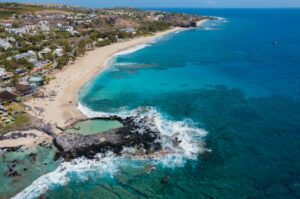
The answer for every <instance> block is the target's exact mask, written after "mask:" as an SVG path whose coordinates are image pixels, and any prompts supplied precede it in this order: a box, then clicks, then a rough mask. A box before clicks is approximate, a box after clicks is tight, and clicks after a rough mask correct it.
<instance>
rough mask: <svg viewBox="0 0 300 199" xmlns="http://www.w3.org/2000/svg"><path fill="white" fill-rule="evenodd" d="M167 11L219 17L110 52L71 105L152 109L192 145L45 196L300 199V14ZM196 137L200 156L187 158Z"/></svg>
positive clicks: (89, 175) (117, 164)
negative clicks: (180, 152)
mask: <svg viewBox="0 0 300 199" xmlns="http://www.w3.org/2000/svg"><path fill="white" fill-rule="evenodd" d="M167 11H174V12H186V13H193V14H205V15H211V16H219V17H222V18H223V19H219V20H213V21H209V22H207V23H206V24H205V26H204V27H203V28H198V29H193V30H189V31H184V32H180V33H176V34H172V35H169V36H167V37H164V38H161V39H159V40H157V41H155V42H152V43H150V44H149V45H148V46H146V47H145V48H143V49H141V50H139V51H136V52H133V53H129V54H128V53H127V54H125V53H124V54H123V55H119V56H116V57H115V58H114V59H113V60H111V63H110V64H111V67H110V68H109V69H107V71H105V72H104V73H102V74H101V75H99V76H98V77H97V78H95V79H94V80H92V81H91V82H90V83H89V84H87V85H86V86H85V87H84V88H83V89H82V90H81V92H80V93H79V99H80V102H81V104H82V105H83V106H86V107H88V108H89V109H90V114H91V113H93V114H96V112H101V113H103V112H106V113H107V112H108V113H119V114H120V113H121V112H122V113H123V114H124V113H131V114H133V113H135V112H136V111H137V110H138V109H140V108H141V107H151V111H149V112H150V113H149V114H152V115H154V117H156V118H157V117H158V118H159V119H158V121H164V122H163V123H162V124H163V126H164V127H165V128H166V129H167V130H166V131H167V132H168V133H170V132H171V133H172V131H174V132H179V133H182V134H186V136H187V138H186V139H187V141H189V142H191V143H193V144H195V143H196V145H189V144H186V145H183V148H184V149H185V150H186V151H188V150H190V148H188V147H192V149H191V150H190V151H188V152H186V153H184V154H183V155H182V156H181V157H180V158H178V157H171V158H170V159H168V160H166V159H165V158H163V157H162V160H161V162H160V163H157V161H155V163H154V162H152V161H138V160H135V161H133V160H126V158H125V160H124V159H120V158H112V159H113V160H110V161H108V162H109V164H108V163H107V162H105V163H101V164H100V165H102V166H100V167H97V169H94V170H93V171H89V172H82V173H80V175H79V174H78V173H76V172H71V173H69V178H70V179H71V181H70V182H69V183H63V184H64V186H61V185H57V186H51V189H50V191H49V192H47V194H46V197H48V198H58V197H62V198H66V197H69V198H71V197H72V198H87V197H90V198H148V197H149V198H150V197H151V198H300V169H299V168H300V98H299V97H300V10H299V9H273V10H272V9H259V10H254V9H253V10H249V9H206V10H205V9H167ZM153 110H155V111H154V112H155V113H153ZM126 111H127V112H126ZM86 113H88V112H87V111H86ZM99 114H100V113H99ZM166 121H167V122H166ZM176 122H177V123H176ZM160 125H161V124H160ZM184 127H186V128H184ZM170 129H171V130H170ZM195 129H196V130H195ZM201 129H203V130H205V131H207V132H208V134H207V135H206V136H203V134H201V133H203V132H202V130H201ZM197 130H199V131H201V132H200V134H201V135H200V134H197V133H199V132H198V131H197ZM199 137H200V138H199ZM183 139H185V138H183ZM202 141H204V143H205V148H206V149H208V151H207V152H204V153H199V154H196V155H195V154H191V153H193V152H195V151H194V150H195V149H194V148H193V147H195V146H197V147H199V148H201V146H202V144H203V143H202ZM197 144H198V145H197ZM202 148H203V146H202ZM196 151H197V150H196ZM189 152H191V153H189ZM197 152H199V151H197ZM158 162H159V161H158ZM152 164H154V165H155V166H156V169H155V170H153V171H151V172H145V168H147V166H149V165H152ZM103 165H106V166H103ZM107 165H108V166H107ZM103 167H104V168H103ZM105 169H107V170H109V175H103V172H104V171H103V170H105ZM99 173H100V174H101V175H100V174H99ZM104 173H106V172H104ZM98 174H99V175H98ZM106 174H107V173H106ZM82 175H83V176H85V177H86V178H83V177H82ZM70 176H71V177H70ZM163 176H168V178H169V180H168V182H167V183H161V179H162V178H163Z"/></svg>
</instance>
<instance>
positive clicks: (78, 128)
mask: <svg viewBox="0 0 300 199" xmlns="http://www.w3.org/2000/svg"><path fill="white" fill-rule="evenodd" d="M120 127H123V124H122V123H121V122H119V121H118V120H101V119H96V120H86V121H83V122H78V123H76V124H75V125H74V128H72V129H69V130H67V132H70V133H79V134H82V135H93V134H97V133H102V132H105V131H108V130H111V129H116V128H120Z"/></svg>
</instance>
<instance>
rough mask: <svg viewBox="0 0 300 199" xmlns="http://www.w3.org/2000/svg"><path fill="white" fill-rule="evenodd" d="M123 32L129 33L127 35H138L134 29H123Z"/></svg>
mask: <svg viewBox="0 0 300 199" xmlns="http://www.w3.org/2000/svg"><path fill="white" fill-rule="evenodd" d="M121 31H123V32H127V33H133V34H135V33H136V30H135V29H134V28H130V27H129V28H123V29H121Z"/></svg>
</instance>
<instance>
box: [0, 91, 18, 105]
mask: <svg viewBox="0 0 300 199" xmlns="http://www.w3.org/2000/svg"><path fill="white" fill-rule="evenodd" d="M16 98H17V96H16V95H15V94H13V93H11V92H9V91H2V92H0V104H4V103H11V102H13V101H15V100H16Z"/></svg>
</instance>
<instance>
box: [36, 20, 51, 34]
mask: <svg viewBox="0 0 300 199" xmlns="http://www.w3.org/2000/svg"><path fill="white" fill-rule="evenodd" d="M38 26H39V29H40V30H41V31H43V32H49V31H50V25H49V22H48V21H40V22H39V23H38Z"/></svg>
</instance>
